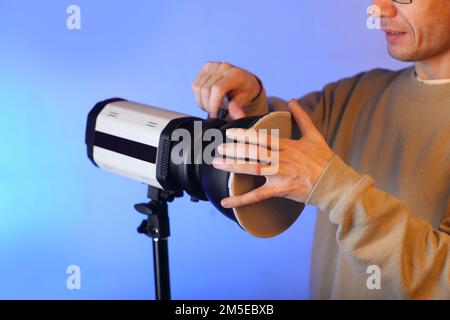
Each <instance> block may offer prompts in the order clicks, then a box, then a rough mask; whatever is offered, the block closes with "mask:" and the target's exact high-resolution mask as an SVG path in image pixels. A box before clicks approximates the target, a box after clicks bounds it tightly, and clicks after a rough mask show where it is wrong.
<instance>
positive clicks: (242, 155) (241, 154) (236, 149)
mask: <svg viewBox="0 0 450 320" xmlns="http://www.w3.org/2000/svg"><path fill="white" fill-rule="evenodd" d="M217 151H218V152H219V153H220V154H221V155H225V156H227V157H229V158H234V160H238V159H240V160H244V159H248V160H249V161H254V162H256V161H261V162H263V163H270V162H271V160H272V159H275V156H276V154H274V153H275V152H277V151H272V150H269V149H267V148H265V147H261V146H258V145H256V144H246V143H224V144H221V145H219V146H218V148H217ZM231 161H233V159H228V162H231Z"/></svg>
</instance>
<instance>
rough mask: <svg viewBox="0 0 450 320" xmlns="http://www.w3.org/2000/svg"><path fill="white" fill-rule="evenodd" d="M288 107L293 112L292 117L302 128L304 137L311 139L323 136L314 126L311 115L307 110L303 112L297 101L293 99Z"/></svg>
mask: <svg viewBox="0 0 450 320" xmlns="http://www.w3.org/2000/svg"><path fill="white" fill-rule="evenodd" d="M288 106H289V109H290V111H291V114H292V117H293V118H294V120H295V122H296V123H297V125H298V127H299V128H300V131H301V133H302V136H304V137H309V138H317V137H321V136H322V135H321V134H320V132H319V130H318V129H317V128H316V126H315V125H314V123H313V121H312V119H311V117H310V116H309V114H308V113H307V112H306V111H305V110H303V108H302V107H301V106H300V104H299V103H298V102H297V100H295V99H292V100H291V101H289V105H288Z"/></svg>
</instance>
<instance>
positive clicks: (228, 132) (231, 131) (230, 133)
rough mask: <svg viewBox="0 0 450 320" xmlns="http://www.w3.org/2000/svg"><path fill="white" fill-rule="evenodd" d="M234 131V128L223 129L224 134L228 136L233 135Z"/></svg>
mask: <svg viewBox="0 0 450 320" xmlns="http://www.w3.org/2000/svg"><path fill="white" fill-rule="evenodd" d="M235 133H236V130H234V129H227V130H226V131H225V135H226V136H227V137H228V138H232V137H234V135H235Z"/></svg>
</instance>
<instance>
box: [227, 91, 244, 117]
mask: <svg viewBox="0 0 450 320" xmlns="http://www.w3.org/2000/svg"><path fill="white" fill-rule="evenodd" d="M244 105H245V101H243V97H242V96H240V95H237V96H235V97H233V99H232V100H231V101H230V103H229V104H228V112H229V114H230V117H231V119H233V120H236V119H240V118H244V117H245V116H246V115H245V112H244V110H243V107H244Z"/></svg>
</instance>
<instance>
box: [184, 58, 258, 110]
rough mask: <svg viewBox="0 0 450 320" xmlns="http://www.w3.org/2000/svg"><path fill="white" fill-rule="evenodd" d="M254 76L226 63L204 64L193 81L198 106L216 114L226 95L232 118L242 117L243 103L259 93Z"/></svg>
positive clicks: (248, 101)
mask: <svg viewBox="0 0 450 320" xmlns="http://www.w3.org/2000/svg"><path fill="white" fill-rule="evenodd" d="M261 89H262V88H261V84H260V83H259V81H258V79H257V78H256V76H255V75H253V74H251V73H250V72H247V71H245V70H243V69H240V68H237V67H235V66H233V65H231V64H229V63H227V62H223V63H221V62H208V63H206V64H205V65H204V66H203V68H202V69H201V71H200V72H199V74H198V75H197V77H196V78H195V80H194V82H193V83H192V90H193V91H194V93H195V100H196V101H197V104H198V106H199V107H200V108H202V109H203V110H205V111H206V112H208V113H209V114H210V116H211V117H216V116H217V112H218V111H219V109H220V106H221V104H222V101H223V99H224V97H225V95H227V96H228V98H229V100H230V103H229V105H228V112H229V114H230V117H231V118H232V119H239V118H242V117H245V110H243V108H244V106H245V105H246V104H248V103H250V102H252V101H253V100H254V99H255V98H256V97H257V96H258V95H259V93H260V92H261Z"/></svg>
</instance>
